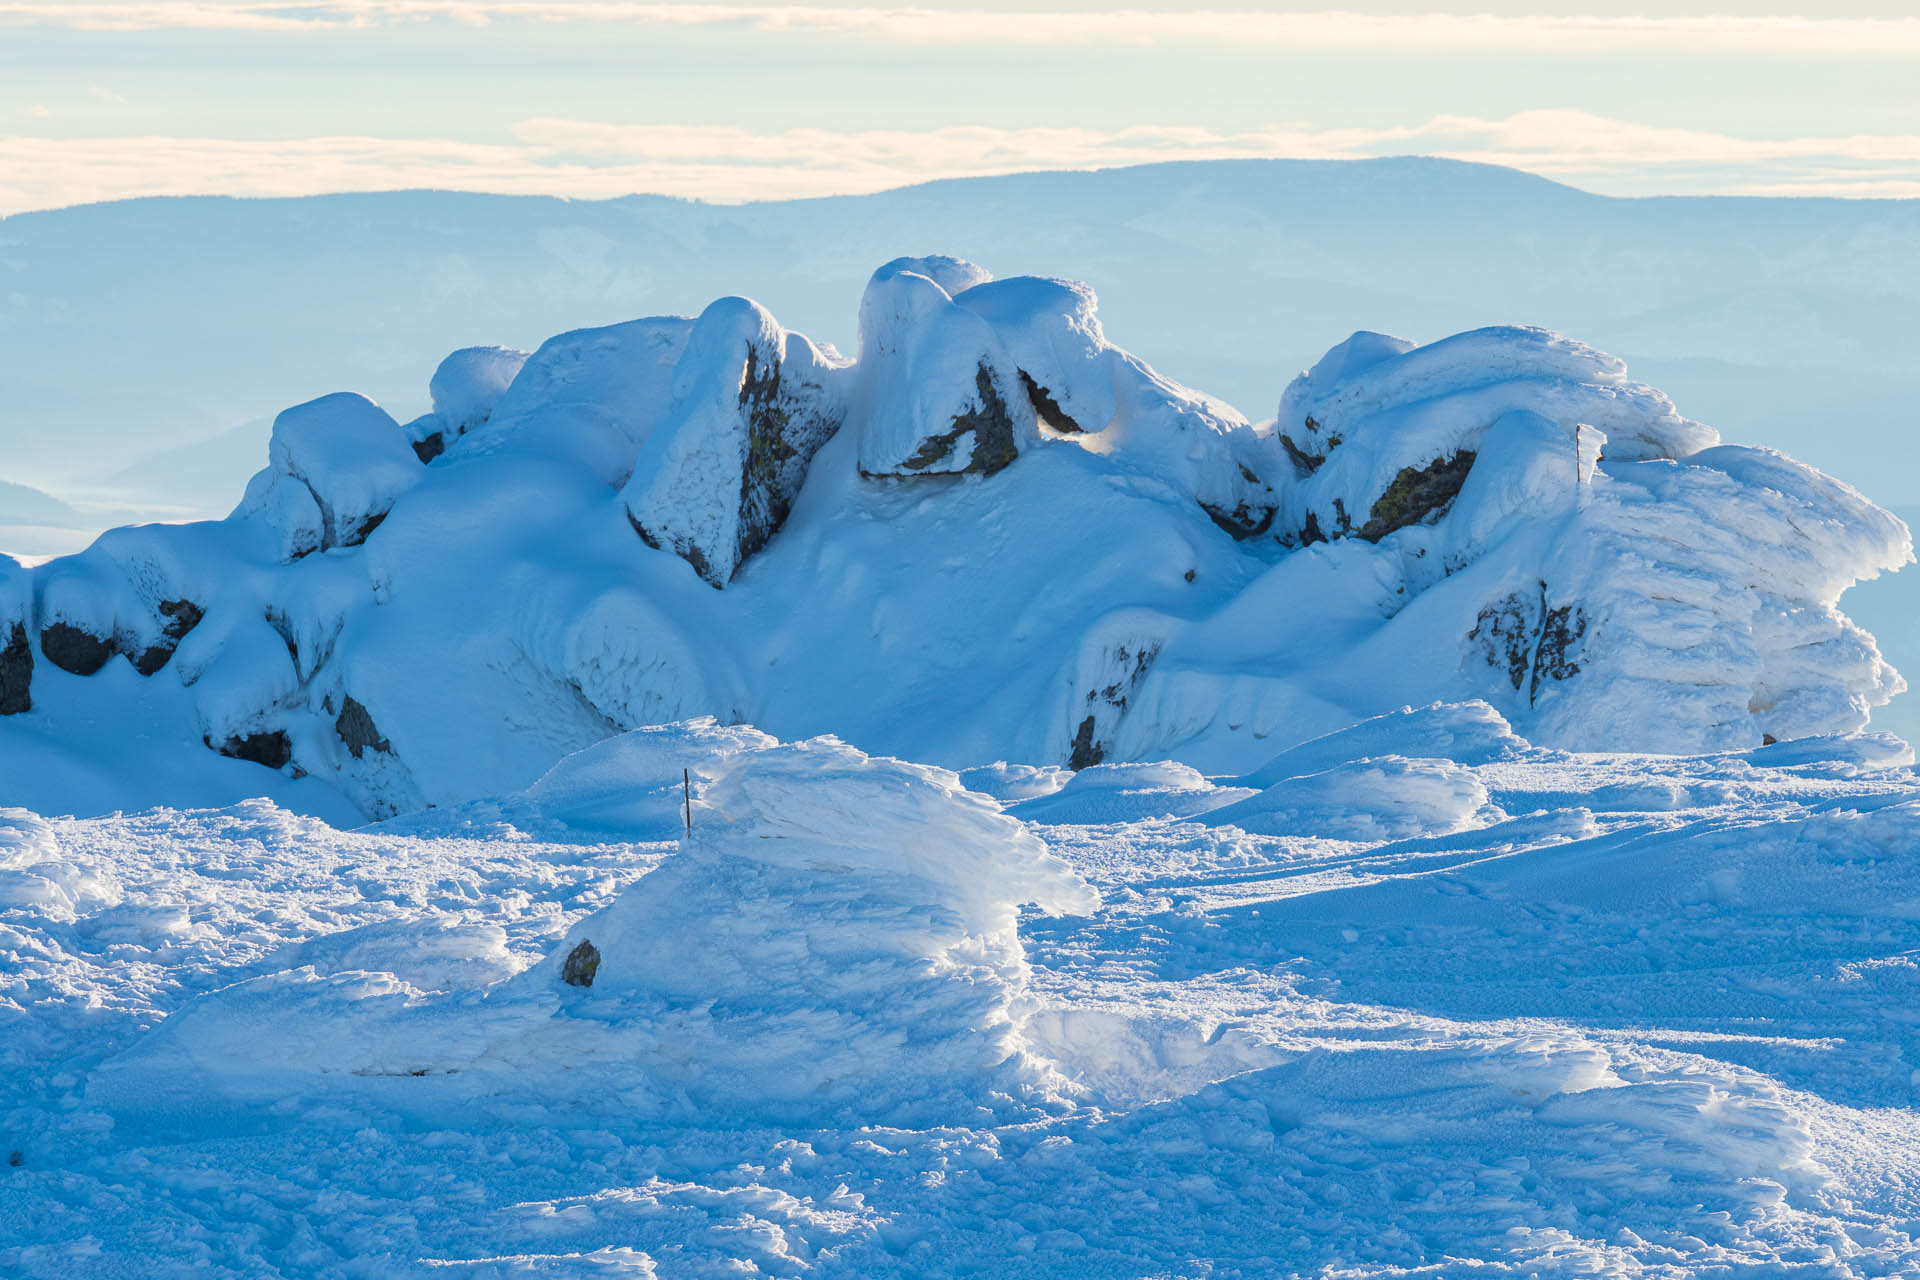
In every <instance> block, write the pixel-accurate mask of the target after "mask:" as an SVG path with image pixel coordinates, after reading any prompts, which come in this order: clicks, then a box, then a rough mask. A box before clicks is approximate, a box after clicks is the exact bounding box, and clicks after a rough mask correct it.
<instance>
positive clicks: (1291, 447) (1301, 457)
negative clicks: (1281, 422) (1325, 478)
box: [1280, 431, 1327, 476]
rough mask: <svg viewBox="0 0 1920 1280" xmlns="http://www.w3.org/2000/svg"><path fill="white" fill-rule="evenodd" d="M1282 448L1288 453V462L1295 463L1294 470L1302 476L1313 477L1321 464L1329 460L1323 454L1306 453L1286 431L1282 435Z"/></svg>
mask: <svg viewBox="0 0 1920 1280" xmlns="http://www.w3.org/2000/svg"><path fill="white" fill-rule="evenodd" d="M1280 447H1281V448H1282V449H1285V450H1286V451H1287V459H1288V461H1290V462H1292V463H1293V466H1294V470H1296V471H1298V472H1299V473H1300V474H1301V475H1302V476H1310V475H1312V474H1313V473H1314V472H1316V471H1318V470H1319V469H1320V467H1321V464H1323V463H1325V462H1326V460H1327V456H1326V455H1325V454H1323V453H1308V452H1306V451H1305V450H1304V449H1302V448H1301V447H1300V446H1299V445H1297V444H1295V443H1294V442H1293V437H1292V436H1290V435H1288V434H1287V433H1286V432H1284V431H1282V432H1281V433H1280Z"/></svg>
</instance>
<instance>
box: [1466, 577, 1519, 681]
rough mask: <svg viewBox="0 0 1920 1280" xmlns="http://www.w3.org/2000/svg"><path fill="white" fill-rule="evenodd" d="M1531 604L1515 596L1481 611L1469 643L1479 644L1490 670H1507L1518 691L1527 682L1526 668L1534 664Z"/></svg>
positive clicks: (1504, 597) (1469, 633)
mask: <svg viewBox="0 0 1920 1280" xmlns="http://www.w3.org/2000/svg"><path fill="white" fill-rule="evenodd" d="M1528 603H1529V602H1528V601H1527V599H1526V597H1524V596H1522V595H1521V594H1520V593H1519V592H1517V591H1516V592H1512V593H1510V594H1508V595H1506V596H1503V597H1502V598H1500V599H1499V600H1497V601H1495V602H1494V603H1492V604H1490V605H1488V606H1486V607H1485V608H1484V609H1482V610H1480V616H1479V617H1478V618H1476V619H1475V620H1474V624H1473V630H1472V631H1470V632H1468V633H1467V639H1469V640H1476V641H1478V642H1479V644H1480V656H1481V657H1483V658H1485V659H1486V663H1487V665H1488V666H1490V667H1492V668H1493V669H1494V670H1496V671H1498V670H1501V669H1503V668H1504V669H1505V671H1506V674H1507V679H1508V680H1509V681H1511V682H1512V684H1513V687H1514V689H1515V690H1516V691H1517V690H1518V689H1519V688H1520V686H1521V685H1523V684H1525V683H1526V682H1527V668H1528V666H1530V665H1531V664H1532V661H1533V624H1532V619H1531V617H1530V616H1529V614H1530V610H1529V609H1528V607H1527V606H1528Z"/></svg>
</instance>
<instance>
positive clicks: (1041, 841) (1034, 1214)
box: [0, 586, 1920, 1280]
mask: <svg viewBox="0 0 1920 1280" xmlns="http://www.w3.org/2000/svg"><path fill="white" fill-rule="evenodd" d="M701 589H702V590H710V589H709V588H706V587H704V586H702V587H701ZM120 665H121V666H123V667H124V664H120ZM108 678H111V677H108ZM125 678H126V679H127V680H129V681H133V680H137V679H139V677H137V676H135V675H134V674H133V673H132V672H131V671H128V672H127V674H126V677H125ZM1395 747H1397V748H1398V749H1399V754H1397V755H1396V754H1394V753H1393V752H1392V751H1391V750H1389V748H1395ZM223 763H229V764H234V767H236V768H240V767H245V766H241V765H238V764H235V763H234V762H223ZM683 768H684V769H685V770H686V773H685V774H684V775H683V774H682V772H681V770H682V769H683ZM1376 774H1377V776H1378V777H1379V778H1383V779H1388V780H1392V779H1400V780H1403V781H1404V782H1405V783H1406V785H1404V786H1396V785H1373V784H1372V783H1371V782H1370V781H1368V779H1369V778H1371V777H1373V776H1375V775H1376ZM969 776H970V777H972V778H977V779H978V780H979V781H981V782H982V783H983V784H990V785H994V786H996V787H999V788H1003V789H1006V790H1008V791H1009V792H1019V793H1026V794H1025V798H1024V799H1022V800H1021V802H1020V804H1019V805H1018V806H1017V807H1016V808H1015V809H1014V810H1013V811H1012V812H1008V813H1003V812H1001V811H1000V810H999V808H998V806H997V805H996V804H995V803H994V802H993V801H991V800H989V799H987V798H986V797H985V796H982V795H978V794H970V793H968V792H966V791H964V790H962V789H961V787H960V785H959V779H958V778H956V777H955V776H954V775H952V774H950V773H947V772H945V771H944V770H940V769H935V768H930V767H926V766H921V765H914V764H908V763H905V762H902V761H897V760H885V759H875V758H869V757H867V756H865V755H863V754H862V753H860V752H858V751H855V750H853V749H852V748H850V747H847V746H845V745H844V744H841V743H839V742H837V741H832V740H825V739H819V740H813V741H807V742H800V743H789V744H781V743H778V742H776V741H775V740H774V739H773V738H771V737H770V736H768V735H766V734H763V733H760V732H758V731H756V730H753V729H750V728H747V727H745V726H722V725H719V724H716V723H714V722H712V721H703V722H696V723H689V724H681V725H670V726H659V727H654V728H651V729H648V730H644V731H640V732H636V733H633V734H627V735H622V736H619V737H615V738H612V739H610V740H608V741H605V742H602V743H600V744H597V745H595V746H594V747H592V748H590V749H589V750H587V751H585V752H583V753H580V754H578V755H574V756H570V757H568V758H567V759H565V760H563V761H562V762H560V763H559V764H558V765H556V766H555V767H554V768H552V769H551V770H549V771H548V772H547V774H546V776H545V777H543V778H542V779H541V780H540V781H539V782H538V783H537V784H536V785H535V786H533V787H531V788H529V789H527V790H526V791H523V792H518V793H515V794H511V795H503V796H496V797H491V798H486V799H482V800H476V801H473V802H470V803H468V804H464V805H460V806H451V807H449V808H445V809H435V810H427V811H423V812H421V813H418V814H414V815H410V816H408V817H406V818H403V819H397V820H394V821H392V822H389V823H387V824H385V825H384V826H382V827H379V828H370V829H364V830H360V831H339V830H335V829H333V828H330V827H328V826H327V825H326V824H325V823H323V822H320V821H317V820H314V819H311V818H303V817H299V816H296V815H294V814H291V813H289V812H287V811H286V810H284V809H281V808H278V807H276V806H274V805H273V804H271V803H269V802H266V801H249V802H246V803H243V804H239V805H235V806H232V807H229V808H225V809H216V810H202V811H196V812H180V811H168V810H160V811H155V812H152V813H147V814H138V815H133V816H123V815H114V816H111V817H106V818H99V819H89V820H74V819H46V818H41V817H37V816H35V815H33V814H30V813H27V812H24V811H21V810H12V809H0V1161H4V1163H0V1272H4V1273H5V1274H7V1275H9V1276H13V1275H18V1276H21V1277H23V1278H31V1280H38V1278H40V1277H56V1276H57V1277H61V1278H62V1280H69V1278H73V1277H83V1278H84V1277H93V1276H102V1277H104V1276H109V1275H126V1274H139V1275H143V1276H146V1275H189V1274H192V1275H212V1276H252V1275H281V1276H287V1277H306V1276H315V1277H319V1276H336V1275H380V1276H428V1275H436V1276H437V1275H445V1274H448V1273H449V1272H452V1273H455V1274H475V1275H519V1274H533V1275H564V1276H576V1275H605V1274H626V1275H634V1276H656V1275H657V1276H666V1275H674V1276H696V1277H697V1276H749V1277H751V1276H785V1277H822V1278H826V1277H843V1276H844V1277H863V1278H864V1277H895V1276H898V1277H914V1278H915V1280H931V1278H938V1277H945V1276H954V1275H1008V1276H1026V1275H1031V1276H1047V1277H1109V1276H1170V1277H1181V1278H1182V1280H1189V1278H1190V1280H1199V1278H1200V1277H1203V1276H1222V1275H1244V1276H1293V1275H1302V1276H1321V1277H1335V1276H1394V1275H1435V1276H1455V1275H1474V1276H1497V1277H1525V1276H1542V1275H1554V1276H1557V1275H1566V1276H1599V1277H1622V1278H1627V1277H1647V1276H1675V1277H1678V1276H1695V1275H1728V1276H1735V1275H1797V1274H1806V1275H1818V1276H1832V1277H1869V1276H1895V1275H1908V1274H1912V1273H1914V1271H1915V1270H1916V1268H1920V1239H1916V1236H1915V1233H1914V1228H1913V1223H1914V1221H1915V1211H1916V1206H1920V1192H1917V1191H1916V1188H1920V1125H1916V1123H1915V1114H1916V1113H1915V1111H1914V1109H1913V1108H1914V1102H1915V1088H1916V1085H1915V1081H1916V1076H1915V1073H1914V1071H1913V1070H1912V1064H1913V1063H1914V1062H1915V1061H1920V1034H1917V1033H1916V1024H1915V1022H1914V1020H1913V1019H1912V1017H1911V1016H1910V1010H1911V1008H1912V1007H1913V1002H1914V999H1915V997H1916V994H1917V993H1920V969H1917V968H1916V966H1915V964H1914V962H1913V958H1914V956H1915V955H1916V954H1920V924H1917V923H1916V918H1915V911H1914V909H1913V904H1914V903H1915V902H1916V901H1920V862H1916V860H1915V858H1914V857H1913V856H1912V850H1913V848H1914V847H1915V844H1916V842H1920V780H1917V779H1916V774H1915V772H1914V767H1913V753H1912V750H1911V749H1910V748H1908V747H1906V746H1905V744H1902V743H1898V742H1896V741H1894V740H1892V739H1888V738H1885V737H1876V736H1873V735H1865V736H1858V737H1844V738H1820V739H1805V740H1801V741H1796V742H1782V743H1779V744H1777V745H1774V746H1768V747H1761V748H1756V749H1752V750H1748V751H1742V752H1735V753H1728V754H1723V755H1718V756H1698V757H1691V758H1682V757H1673V756H1635V755H1605V756H1602V755H1575V754H1569V753H1566V752H1561V751H1553V750H1545V749H1541V748H1537V747H1535V746H1532V745H1530V744H1529V743H1527V742H1526V741H1524V740H1523V739H1522V738H1521V737H1519V736H1518V735H1516V734H1515V733H1513V732H1512V730H1511V727H1510V726H1508V725H1507V724H1506V723H1505V722H1504V721H1503V720H1502V719H1501V717H1500V716H1499V715H1498V714H1497V713H1495V712H1494V711H1493V710H1492V709H1491V708H1490V707H1488V706H1486V705H1484V704H1449V705H1437V706H1428V707H1420V708H1409V709H1402V710H1400V711H1397V712H1395V713H1393V714H1392V715H1389V716H1386V717H1383V718H1381V719H1377V720H1370V721H1365V722H1362V723H1360V724H1358V725H1356V726H1353V727H1351V728H1349V729H1345V730H1341V731H1338V732H1336V733H1333V734H1330V735H1327V736H1324V737H1322V738H1319V739H1317V740H1315V741H1312V742H1309V743H1307V744H1304V745H1302V746H1300V747H1298V748H1295V749H1292V750H1290V751H1287V752H1284V753H1281V754H1279V755H1277V756H1276V757H1275V758H1274V759H1272V760H1271V761H1269V762H1267V763H1266V764H1265V765H1263V766H1262V767H1261V768H1259V769H1257V770H1254V771H1253V772H1252V773H1251V774H1249V775H1248V776H1247V777H1246V778H1244V779H1240V780H1237V781H1236V782H1234V783H1231V784H1229V785H1224V786H1220V785H1215V784H1212V783H1209V782H1208V781H1207V780H1206V779H1205V778H1204V777H1202V776H1201V775H1200V774H1198V773H1197V772H1195V771H1194V770H1192V769H1190V768H1187V767H1185V766H1182V765H1178V764H1172V763H1167V762H1152V763H1132V764H1112V765H1100V766H1094V767H1091V768H1088V769H1084V770H1082V771H1080V772H1079V773H1078V774H1077V775H1075V776H1074V777H1073V778H1072V780H1071V781H1070V782H1067V783H1066V785H1064V786H1062V785H1060V784H1061V782H1062V779H1061V778H1060V776H1059V775H1058V772H1057V771H1053V772H1049V771H1046V770H1039V769H1022V768H1020V767H1018V766H1013V765H999V766H990V767H983V768H982V769H981V770H978V771H975V772H974V773H972V774H970V775H969ZM683 777H684V778H685V779H686V781H685V782H684V783H683V781H682V779H683ZM1329 778H1331V779H1333V780H1334V781H1332V782H1328V783H1325V784H1322V783H1317V782H1314V781H1313V780H1314V779H1329ZM683 786H684V787H685V791H683V790H682V788H683ZM1048 787H1053V788H1054V790H1053V791H1052V792H1051V793H1050V794H1041V793H1044V792H1046V789H1047V788H1048ZM1256 787H1257V788H1258V790H1256ZM1308 796H1311V798H1312V801H1313V803H1311V804H1308V805H1303V804H1301V803H1300V801H1301V799H1302V798H1303V797H1308ZM686 798H690V799H691V810H692V822H693V832H692V835H691V837H688V836H687V835H686V834H685V825H684V824H685V821H686V809H685V808H684V807H683V805H684V803H685V799H686ZM1049 805H1050V806H1051V807H1047V806H1049ZM1283 810H1284V811H1286V812H1288V813H1291V814H1293V815H1294V816H1293V817H1292V818H1290V819H1289V820H1288V822H1287V823H1286V824H1285V828H1284V829H1283V830H1279V831H1275V832H1264V831H1262V830H1261V829H1260V828H1261V823H1262V821H1263V820H1265V819H1267V818H1270V817H1271V816H1272V815H1274V814H1277V813H1279V812H1281V811H1283ZM1018 814H1025V815H1030V816H1031V817H1032V818H1033V819H1034V820H1035V821H1033V822H1022V821H1019V820H1017V819H1016V815H1018ZM1236 815H1237V816H1238V817H1240V818H1244V819H1246V822H1245V824H1244V825H1242V823H1241V822H1239V821H1237V820H1234V819H1235V818H1236ZM1023 902H1030V903H1033V904H1035V905H1037V907H1038V908H1039V910H1037V911H1036V910H1033V909H1024V910H1020V911H1018V912H1017V911H1016V905H1017V904H1020V903H1023ZM1049 912H1056V913H1060V914H1053V915H1050V914H1047V913H1049ZM589 944H590V945H591V947H592V948H593V949H594V952H595V953H596V954H597V961H596V962H595V963H591V964H590V963H588V962H586V961H585V960H583V959H579V958H578V957H580V956H581V954H582V948H583V947H586V946H588V945H589ZM570 978H571V980H569V979H570Z"/></svg>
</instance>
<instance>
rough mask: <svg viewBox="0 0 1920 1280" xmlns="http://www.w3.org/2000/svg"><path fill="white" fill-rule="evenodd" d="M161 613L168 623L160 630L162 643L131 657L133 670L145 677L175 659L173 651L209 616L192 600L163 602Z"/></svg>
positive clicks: (161, 603)
mask: <svg viewBox="0 0 1920 1280" xmlns="http://www.w3.org/2000/svg"><path fill="white" fill-rule="evenodd" d="M160 613H161V615H162V616H163V617H165V618H166V623H165V624H164V625H163V626H162V627H161V628H160V642H159V643H158V644H155V645H152V646H150V647H148V648H147V649H146V650H145V651H144V652H142V653H141V654H140V655H139V656H138V657H132V656H129V661H131V662H132V663H133V669H134V670H135V671H138V672H139V673H140V674H141V675H143V676H150V675H152V674H153V673H154V672H156V671H158V670H160V668H162V667H164V666H166V665H167V661H168V660H169V659H170V658H172V657H173V651H174V650H175V649H177V648H179V647H180V641H181V640H183V639H185V638H186V635H187V633H188V632H189V631H192V630H193V629H194V628H195V627H197V626H199V625H200V620H201V619H202V618H204V617H206V616H207V615H206V612H205V611H204V610H202V609H201V608H200V606H199V605H197V604H195V603H194V602H193V601H191V600H162V601H161V602H160Z"/></svg>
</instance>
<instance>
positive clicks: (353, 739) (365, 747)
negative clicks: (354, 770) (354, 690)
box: [333, 694, 393, 760]
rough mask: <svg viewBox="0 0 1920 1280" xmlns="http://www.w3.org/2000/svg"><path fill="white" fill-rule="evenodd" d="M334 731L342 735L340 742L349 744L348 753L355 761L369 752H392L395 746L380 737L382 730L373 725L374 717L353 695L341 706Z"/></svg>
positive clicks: (334, 724) (344, 700)
mask: <svg viewBox="0 0 1920 1280" xmlns="http://www.w3.org/2000/svg"><path fill="white" fill-rule="evenodd" d="M333 730H334V732H335V733H337V734H339V735H340V741H342V742H344V743H346V744H347V751H348V753H349V754H351V755H352V756H353V758H354V759H355V760H358V759H360V758H361V757H363V756H365V755H366V753H367V752H369V751H385V752H391V751H392V750H393V746H392V744H391V743H389V742H388V741H387V740H386V739H385V738H383V737H381V736H380V730H379V728H378V727H376V726H375V725H374V723H373V715H372V713H370V712H369V711H368V710H367V709H366V707H364V706H362V705H361V704H360V701H359V699H357V698H355V697H354V696H353V695H352V694H348V695H346V697H345V698H344V699H343V700H342V702H341V704H340V714H339V715H338V716H337V717H335V718H334V722H333Z"/></svg>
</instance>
